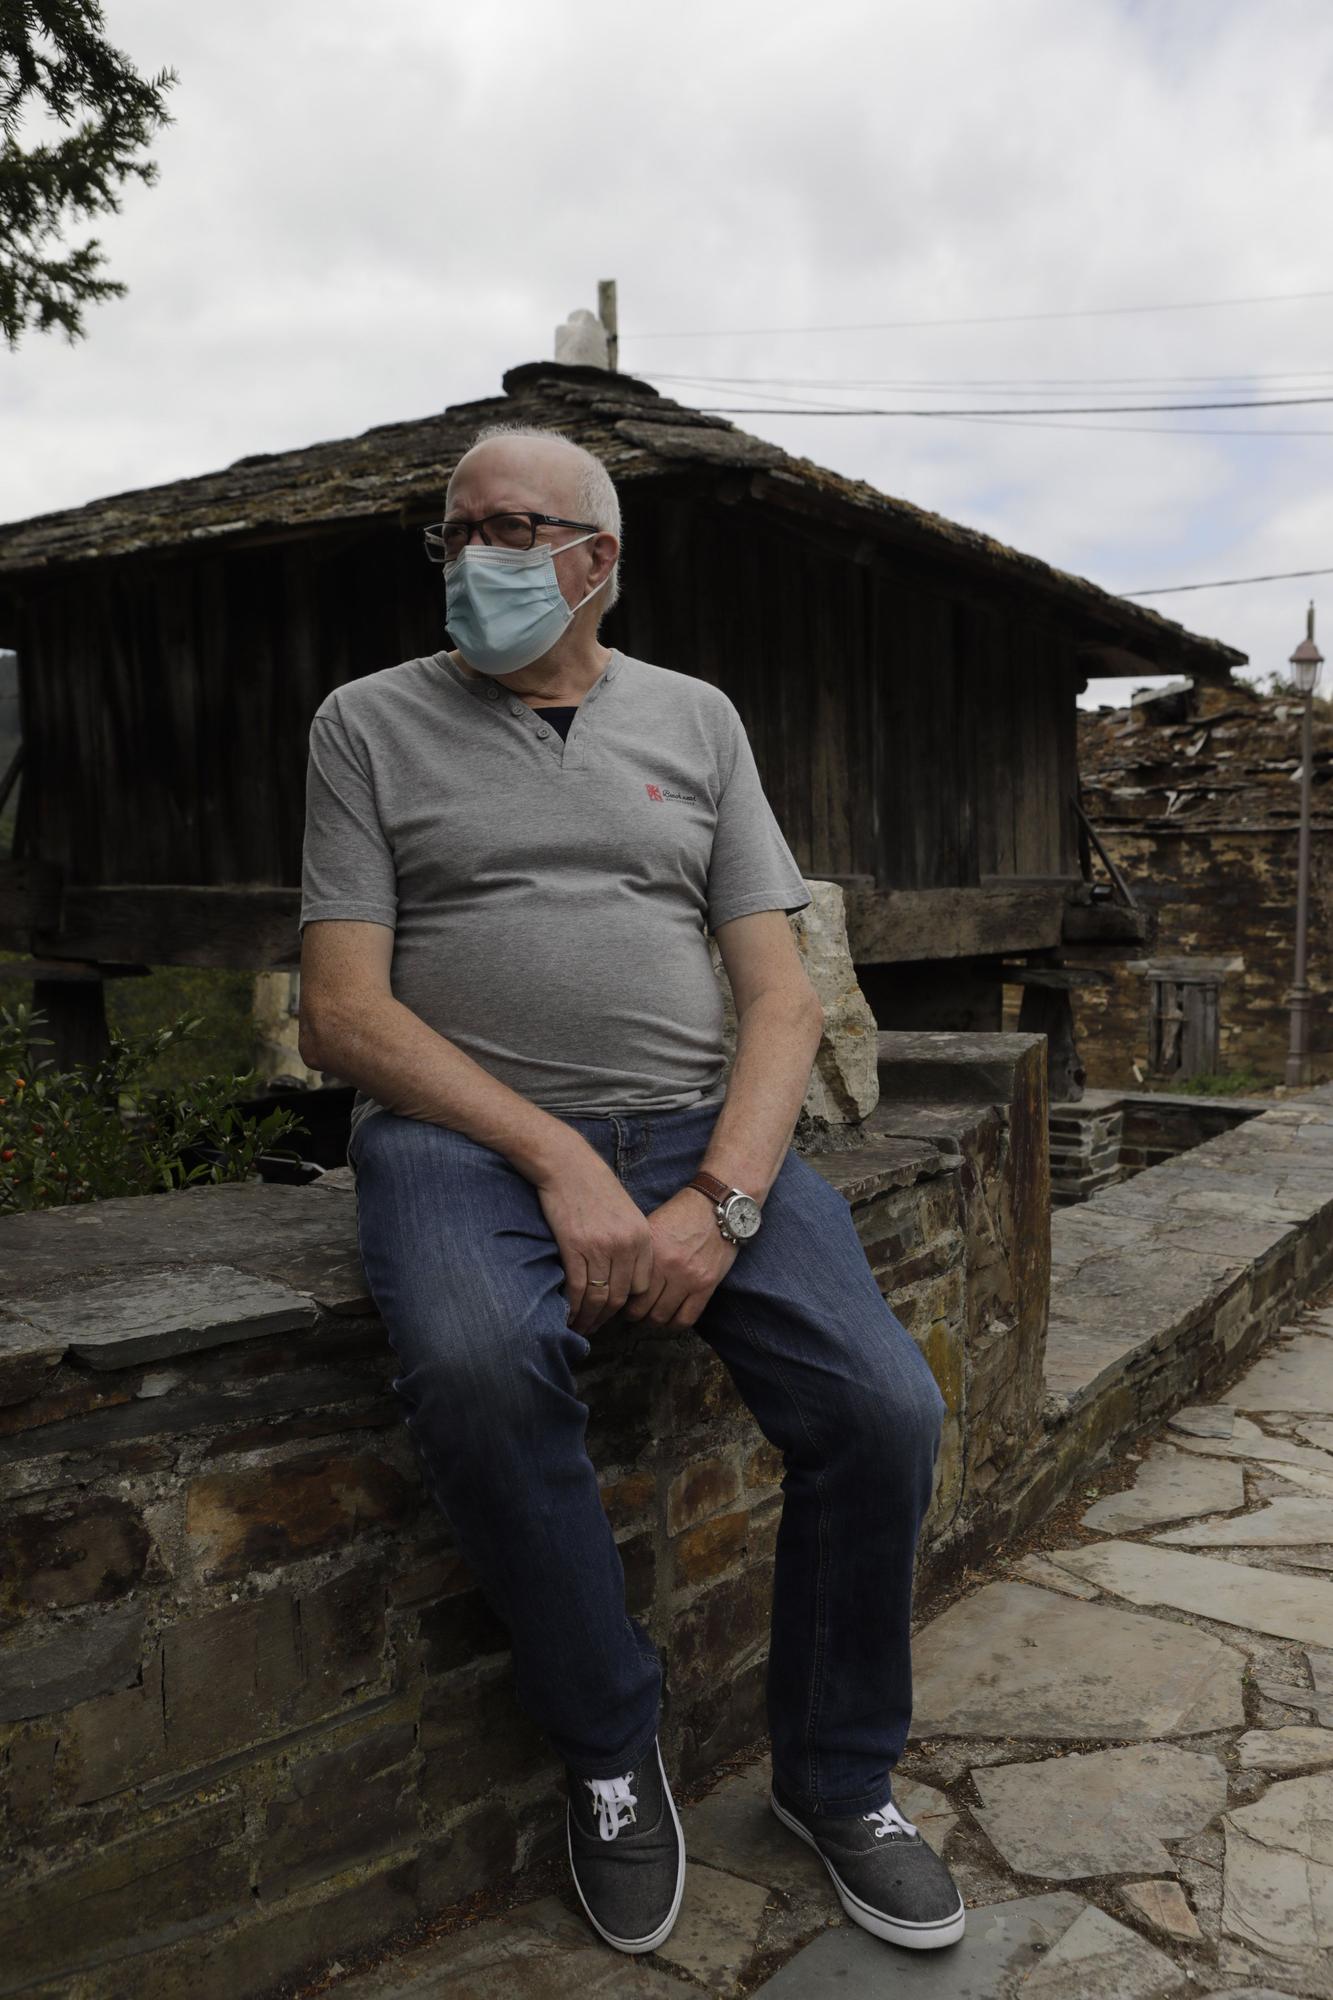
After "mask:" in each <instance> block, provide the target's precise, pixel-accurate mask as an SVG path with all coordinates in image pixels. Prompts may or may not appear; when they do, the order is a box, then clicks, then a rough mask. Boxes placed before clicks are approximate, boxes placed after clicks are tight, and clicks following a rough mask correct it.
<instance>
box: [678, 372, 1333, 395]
mask: <svg viewBox="0 0 1333 2000" xmlns="http://www.w3.org/2000/svg"><path fill="white" fill-rule="evenodd" d="M1330 378H1333V368H1299V369H1296V368H1293V369H1284V370H1280V371H1277V372H1275V373H1268V374H1265V373H1261V372H1258V371H1256V370H1253V369H1248V368H1233V369H1230V370H1227V371H1218V372H1217V373H1214V374H1211V375H1068V376H1060V375H1037V376H1021V375H1014V376H1003V375H989V376H986V375H982V376H975V377H967V376H909V377H907V378H905V379H895V378H885V377H882V376H879V377H876V376H865V377H860V376H852V375H705V374H696V375H680V374H667V373H664V372H662V371H661V370H659V369H656V368H655V369H653V370H652V371H651V373H650V374H649V376H648V377H647V379H648V380H649V381H651V382H672V383H676V384H680V385H684V386H687V387H693V388H699V387H708V388H713V389H757V390H762V391H764V392H765V393H767V392H768V391H769V390H773V391H775V392H776V391H779V390H781V391H786V390H792V389H894V390H899V391H906V390H912V389H933V390H935V391H936V392H937V393H938V394H940V395H946V396H953V395H965V394H969V393H976V392H978V391H980V392H982V393H986V394H989V393H990V392H991V391H992V390H993V391H994V393H995V394H996V395H1003V394H1010V395H1012V394H1014V393H1015V392H1018V393H1021V394H1023V395H1028V396H1058V395H1063V394H1067V393H1068V392H1069V390H1071V389H1099V390H1101V391H1102V392H1103V393H1106V394H1111V395H1115V394H1120V393H1122V392H1123V393H1124V394H1126V395H1130V394H1133V393H1134V392H1135V391H1139V392H1140V393H1141V392H1142V391H1143V390H1144V389H1145V388H1148V387H1155V386H1156V385H1157V384H1162V385H1164V388H1163V393H1164V394H1169V393H1170V388H1171V387H1173V386H1175V385H1177V384H1180V383H1191V382H1193V383H1204V384H1207V385H1209V386H1218V385H1221V384H1225V383H1233V382H1234V383H1241V384H1245V385H1249V384H1253V383H1260V382H1285V383H1287V384H1288V385H1289V390H1294V389H1296V388H1305V387H1307V386H1308V387H1311V388H1314V387H1322V386H1323V385H1324V384H1325V383H1326V382H1327V381H1329V379H1330Z"/></svg>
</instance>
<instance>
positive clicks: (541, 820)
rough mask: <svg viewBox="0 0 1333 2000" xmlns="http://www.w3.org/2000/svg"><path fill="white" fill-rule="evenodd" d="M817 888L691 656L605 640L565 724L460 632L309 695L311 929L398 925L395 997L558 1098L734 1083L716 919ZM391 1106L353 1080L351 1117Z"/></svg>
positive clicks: (784, 903) (564, 1107) (603, 1100)
mask: <svg viewBox="0 0 1333 2000" xmlns="http://www.w3.org/2000/svg"><path fill="white" fill-rule="evenodd" d="M810 900H811V897H810V892H809V890H808V889H807V888H806V886H805V883H804V881H803V880H802V878H801V873H800V870H799V869H798V868H797V866H796V862H795V860H794V859H793V857H792V854H791V850H790V849H789V848H788V846H787V843H786V841H785V840H784V838H783V836H782V832H781V830H780V828H779V826H778V823H777V821H776V819H775V818H774V815H773V811H772V808H771V807H770V805H769V803H768V800H767V799H766V798H765V796H764V793H763V789H762V787H761V785H760V781H759V774H758V771H757V770H756V768H755V761H754V754H753V752H752V750H751V748H750V743H749V739H748V737H747V736H746V733H745V727H744V724H743V723H742V721H741V718H740V716H739V714H738V712H737V710H736V708H735V706H734V704H733V703H732V702H731V700H730V699H729V697H728V696H727V695H725V694H723V693H722V691H721V689H720V688H715V687H712V686H710V685H709V683H708V682H706V681H701V680H697V679H695V678H694V677H693V675H690V674H679V673H675V672H673V671H672V670H671V669H670V668H667V667H654V666H649V665H648V664H647V663H646V662H645V661H643V660H634V659H629V658H627V657H626V656H625V655H624V654H623V653H618V652H617V653H613V654H612V656H611V659H610V661H609V662H608V664H607V666H606V669H605V671H604V672H603V674H602V675H601V678H600V679H599V680H598V681H597V682H596V683H595V685H594V686H593V687H591V688H589V690H588V692H587V694H586V695H585V696H584V697H583V700H582V702H581V703H580V704H579V708H578V712H577V714H576V715H575V716H574V718H573V721H572V723H571V725H570V729H569V735H568V740H567V741H562V740H561V737H560V734H559V732H558V730H556V729H554V728H553V727H552V726H551V725H550V724H549V723H547V722H543V720H542V717H541V714H540V712H539V711H538V710H535V709H532V708H529V706H528V704H527V703H526V702H525V701H523V700H521V699H520V698H519V697H518V696H517V695H514V694H511V693H510V692H509V690H508V689H506V688H504V687H501V686H500V684H499V683H498V682H497V681H495V680H493V679H491V678H490V677H489V676H483V677H480V678H477V679H473V678H472V677H471V676H469V675H467V674H465V673H464V672H463V671H462V669H461V668H460V667H458V666H456V665H455V663H454V662H453V661H452V660H450V659H449V658H448V656H447V655H446V654H444V653H436V654H433V655H431V656H430V657H429V658H425V659H418V660H407V661H405V662H404V663H403V665H401V666H396V667H386V668H385V669H384V670H383V671H382V672H380V673H374V674H367V675H365V676H364V677H363V678H361V679H359V680H354V681H348V682H345V683H344V685H343V686H342V687H339V688H335V689H334V691H333V692H332V693H331V694H329V695H326V696H325V698H324V700H323V701H322V702H321V703H320V705H319V707H318V709H317V710H316V712H315V716H314V720H313V721H312V723H311V726H310V755H309V764H308V768H307V775H306V823H305V850H304V855H303V861H302V880H301V915H300V924H301V926H302V928H304V926H305V925H306V924H308V923H311V922H314V921H319V920H322V919H324V918H326V917H340V918H354V919H357V920H358V921H360V922H362V923H375V924H386V925H388V926H389V927H390V928H391V929H392V930H393V932H394V946H393V962H392V970H391V986H392V991H393V994H394V996H395V998H396V999H398V1000H400V1001H401V1002H402V1003H403V1005H404V1006H405V1007H409V1008H410V1009H411V1010H412V1012H413V1013H414V1014H417V1015H419V1016H420V1018H421V1019H422V1020H423V1021H425V1022H426V1023H427V1025H428V1026H430V1027H432V1028H434V1029H435V1030H436V1031H437V1033H439V1034H441V1035H444V1036H447V1038H448V1039H449V1040H450V1041H451V1042H453V1043H455V1044H456V1045H457V1047H459V1048H460V1049H462V1050H463V1051H464V1052H465V1053H466V1054H467V1055H469V1056H471V1057H472V1059H473V1061H474V1062H477V1063H479V1064H480V1065H481V1067H482V1068H483V1069H485V1070H488V1071H489V1072H490V1074H491V1075H493V1076H495V1077H498V1078H499V1080H500V1081H501V1082H502V1083H506V1084H508V1085H509V1086H510V1088H511V1089H513V1090H516V1091H518V1092H519V1093H520V1095H522V1096H524V1097H526V1098H527V1099H529V1101H530V1102H532V1103H533V1104H536V1105H539V1106H541V1107H542V1108H543V1109H544V1110H548V1111H552V1112H557V1113H563V1114H565V1115H567V1116H571V1117H574V1116H579V1115H583V1116H593V1115H605V1114H606V1113H608V1112H611V1111H625V1112H634V1111H639V1112H645V1111H652V1110H669V1109H673V1108H677V1107H680V1106H685V1105H690V1104H695V1103H700V1102H704V1101H710V1102H711V1101H715V1100H720V1099H721V1098H722V1097H723V1096H724V1094H725V1084H724V1081H723V1067H724V1055H723V1045H722V1030H723V1000H722V993H721V989H720V987H719V985H718V981H717V978H716V977H715V975H714V972H713V969H712V962H711V959H710V955H709V949H708V941H707V934H708V932H709V931H715V930H716V929H717V928H718V926H719V925H720V924H725V923H726V922H728V921H729V919H730V918H732V917H741V916H747V915H749V914H750V913H751V912H752V911H755V910H785V911H787V912H789V913H792V912H795V911H797V910H801V909H804V908H805V907H806V905H807V904H808V903H809V902H810ZM382 1108H383V1107H382V1106H380V1105H378V1104H377V1103H376V1102H375V1101H374V1100H373V1099H372V1098H370V1097H368V1096H366V1095H365V1093H363V1092H361V1091H359V1090H358V1092H357V1093H356V1098H355V1101H354V1103H353V1107H352V1130H353V1131H355V1130H356V1129H357V1127H358V1125H359V1124H360V1122H361V1120H362V1119H363V1118H364V1117H366V1116H367V1115H368V1114H370V1113H371V1112H373V1111H377V1110H380V1109H382Z"/></svg>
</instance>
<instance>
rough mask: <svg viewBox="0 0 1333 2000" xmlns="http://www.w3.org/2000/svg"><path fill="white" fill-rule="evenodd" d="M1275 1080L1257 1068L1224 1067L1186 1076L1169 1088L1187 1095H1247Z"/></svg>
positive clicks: (1268, 1085)
mask: <svg viewBox="0 0 1333 2000" xmlns="http://www.w3.org/2000/svg"><path fill="white" fill-rule="evenodd" d="M1276 1081H1277V1079H1276V1078H1275V1077H1271V1076H1262V1075H1261V1074H1260V1073H1259V1071H1258V1070H1257V1069H1224V1070H1215V1071H1213V1072H1212V1074H1211V1075H1208V1076H1190V1077H1186V1078H1185V1079H1184V1080H1183V1082H1180V1083H1173V1084H1171V1085H1170V1086H1169V1088H1170V1089H1172V1090H1177V1091H1179V1092H1180V1093H1181V1095H1182V1096H1189V1097H1248V1096H1249V1095H1250V1093H1251V1092H1252V1091H1259V1090H1268V1089H1269V1088H1270V1087H1271V1086H1272V1085H1273V1084H1274V1083H1275V1082H1276Z"/></svg>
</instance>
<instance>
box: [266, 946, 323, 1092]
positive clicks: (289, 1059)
mask: <svg viewBox="0 0 1333 2000" xmlns="http://www.w3.org/2000/svg"><path fill="white" fill-rule="evenodd" d="M300 980H301V975H300V973H299V972H257V973H256V974H255V990H254V1000H253V1002H252V1013H253V1018H254V1028H255V1068H256V1069H257V1070H258V1071H259V1081H260V1083H261V1084H265V1083H272V1082H273V1080H274V1078H275V1077H280V1076H282V1077H294V1078H295V1079H296V1081H297V1082H298V1083H308V1084H309V1085H310V1086H311V1088H312V1089H317V1088H318V1087H319V1085H320V1084H321V1083H322V1082H323V1080H324V1079H323V1073H322V1071H320V1070H317V1069H311V1068H310V1066H309V1065H308V1064H307V1063H306V1062H304V1061H303V1060H302V1057H301V1051H300V1049H299V1047H298V1046H297V1038H298V1035H299V1031H300V1025H301V1024H300V1019H299V1016H298V1014H297V1011H296V1010H297V1002H298V999H299V995H300V990H301V988H300Z"/></svg>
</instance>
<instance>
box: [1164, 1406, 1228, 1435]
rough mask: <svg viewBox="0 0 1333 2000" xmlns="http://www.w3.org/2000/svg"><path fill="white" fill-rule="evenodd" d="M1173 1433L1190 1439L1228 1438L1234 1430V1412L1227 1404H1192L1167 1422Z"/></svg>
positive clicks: (1177, 1412) (1178, 1411)
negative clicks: (1178, 1432) (1181, 1433)
mask: <svg viewBox="0 0 1333 2000" xmlns="http://www.w3.org/2000/svg"><path fill="white" fill-rule="evenodd" d="M1169 1421H1170V1427H1171V1429H1172V1430H1173V1431H1185V1432H1186V1433H1187V1434H1188V1435H1189V1436H1190V1437H1201V1438H1229V1437H1230V1436H1231V1433H1232V1432H1233V1431H1234V1430H1235V1428H1236V1412H1235V1410H1234V1409H1233V1408H1232V1406H1231V1405H1230V1404H1229V1403H1194V1404H1191V1406H1190V1407H1189V1408H1188V1409H1186V1410H1177V1411H1176V1413H1175V1415H1174V1416H1173V1417H1172V1418H1171V1419H1170V1420H1169Z"/></svg>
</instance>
